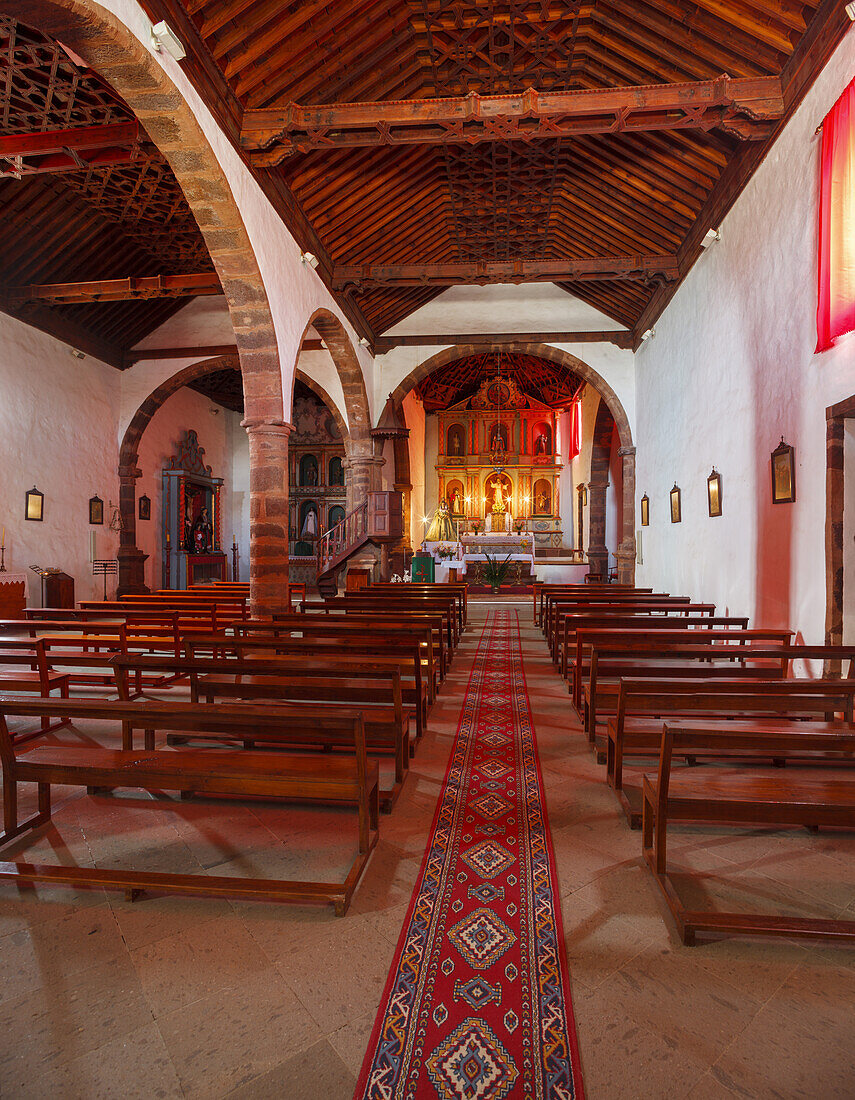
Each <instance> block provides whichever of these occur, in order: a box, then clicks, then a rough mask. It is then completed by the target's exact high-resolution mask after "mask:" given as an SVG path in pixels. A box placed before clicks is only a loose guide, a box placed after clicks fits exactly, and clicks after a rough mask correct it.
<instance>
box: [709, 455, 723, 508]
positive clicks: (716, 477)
mask: <svg viewBox="0 0 855 1100" xmlns="http://www.w3.org/2000/svg"><path fill="white" fill-rule="evenodd" d="M707 504H708V506H709V513H710V515H711V516H720V515H721V474H720V473H719V472H718V470H716V468H715V466H713V468H712V473H711V474H710V476H709V477H708V478H707Z"/></svg>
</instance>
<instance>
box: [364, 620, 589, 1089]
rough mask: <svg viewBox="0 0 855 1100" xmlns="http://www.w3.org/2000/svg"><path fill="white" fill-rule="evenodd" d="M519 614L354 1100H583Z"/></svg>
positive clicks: (500, 633)
mask: <svg viewBox="0 0 855 1100" xmlns="http://www.w3.org/2000/svg"><path fill="white" fill-rule="evenodd" d="M554 884H555V868H554V865H553V858H552V848H551V841H550V837H549V829H548V825H547V822H546V811H545V808H544V799H543V785H542V782H541V776H540V765H539V763H538V758H537V746H536V744H535V738H534V732H533V730H532V725H531V711H530V709H529V702H528V692H527V689H526V684H525V675H524V672H523V661H522V651H521V648H520V633H519V619H518V616H517V613H516V611H493V612H490V614H489V616H488V619H487V622H486V624H485V626H484V630H483V633H482V635H481V639H480V641H479V643H478V651H477V653H476V656H475V661H474V664H473V667H472V674H471V677H470V680H469V686H468V689H467V692H466V698H465V700H464V703H463V711H462V714H461V718H460V725H459V727H458V730H457V737H456V739H455V743H454V747H453V749H452V754H451V760H450V762H449V765H448V771H447V773H446V777H445V785H444V787H443V791H442V794H441V796H440V799H439V804H438V806H437V811H436V816H435V818H434V823H433V830H432V833H431V837H430V842H429V844H428V848H427V851H426V853H425V858H424V862H423V864H422V870H421V876H420V878H419V881H418V883H417V885H416V888H415V891H414V893H413V899H412V901H411V903H410V909H409V912H408V914H407V918H406V920H405V922H404V928H403V930H402V932H401V938H400V940H399V941H398V948H397V953H396V956H395V963H394V965H393V967H392V971H391V973H390V975H389V981H388V982H387V985H386V990H385V992H384V994H383V1000H382V1002H381V1005H380V1011H379V1013H378V1016H377V1021H376V1023H375V1025H374V1031H373V1033H372V1036H371V1041H370V1043H369V1045H368V1051H367V1053H366V1055H365V1062H364V1063H363V1066H362V1073H361V1074H360V1078H359V1082H358V1084H357V1089H356V1096H357V1097H358V1098H362V1097H368V1098H370V1100H393V1098H394V1100H415V1098H423V1097H424V1098H428V1097H429V1098H431V1100H435V1098H436V1097H439V1098H441V1100H505V1098H508V1097H510V1098H514V1100H516V1098H523V1097H525V1098H529V1097H537V1098H540V1097H543V1098H548V1100H573V1098H577V1100H581V1097H582V1095H583V1093H582V1078H581V1073H580V1069H579V1057H578V1051H577V1047H576V1034H575V1028H574V1023H573V1015H572V1009H571V1006H570V993H569V988H568V985H567V966H566V962H565V957H564V940H563V934H562V931H561V914H560V911H559V909H558V906H557V897H556V892H555V890H554Z"/></svg>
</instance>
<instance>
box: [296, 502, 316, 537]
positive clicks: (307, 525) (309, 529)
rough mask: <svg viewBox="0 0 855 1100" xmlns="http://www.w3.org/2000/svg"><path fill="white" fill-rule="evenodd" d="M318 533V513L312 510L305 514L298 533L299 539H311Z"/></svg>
mask: <svg viewBox="0 0 855 1100" xmlns="http://www.w3.org/2000/svg"><path fill="white" fill-rule="evenodd" d="M317 533H318V513H317V512H316V511H315V509H314V508H310V509H309V510H308V511H307V512H306V516H305V518H304V520H303V529H302V531H301V532H300V538H301V539H313V538H314V537H315V536H316V535H317Z"/></svg>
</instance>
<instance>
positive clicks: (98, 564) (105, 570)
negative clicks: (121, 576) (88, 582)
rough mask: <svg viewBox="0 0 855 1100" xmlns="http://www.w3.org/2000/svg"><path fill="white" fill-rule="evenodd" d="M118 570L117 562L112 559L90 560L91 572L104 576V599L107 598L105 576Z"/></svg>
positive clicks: (112, 574)
mask: <svg viewBox="0 0 855 1100" xmlns="http://www.w3.org/2000/svg"><path fill="white" fill-rule="evenodd" d="M118 572H119V563H118V562H117V561H115V560H113V559H105V560H101V559H97V558H96V560H95V561H93V562H92V574H93V576H96V577H103V578H104V600H105V601H106V599H107V577H114V576H115V575H116V574H117V573H118Z"/></svg>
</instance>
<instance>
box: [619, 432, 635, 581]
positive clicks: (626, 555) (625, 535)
mask: <svg viewBox="0 0 855 1100" xmlns="http://www.w3.org/2000/svg"><path fill="white" fill-rule="evenodd" d="M618 454H619V455H620V458H621V464H622V470H621V472H622V478H621V480H622V481H623V486H622V490H621V495H622V508H623V529H622V531H621V539H620V545H619V546H618V552H617V560H618V584H635V447H621V448H620V449H619V450H618Z"/></svg>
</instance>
